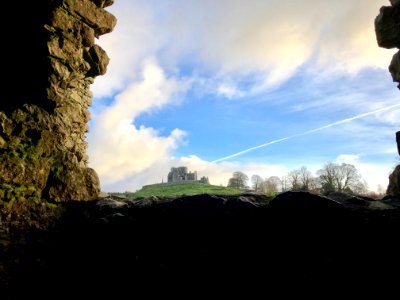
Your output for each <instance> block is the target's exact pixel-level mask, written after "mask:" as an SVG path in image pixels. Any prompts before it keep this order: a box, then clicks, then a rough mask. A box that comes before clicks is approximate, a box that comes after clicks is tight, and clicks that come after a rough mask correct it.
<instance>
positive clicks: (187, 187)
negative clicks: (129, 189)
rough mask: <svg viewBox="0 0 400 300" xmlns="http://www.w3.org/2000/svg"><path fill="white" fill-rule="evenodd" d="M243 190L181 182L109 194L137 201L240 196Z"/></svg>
mask: <svg viewBox="0 0 400 300" xmlns="http://www.w3.org/2000/svg"><path fill="white" fill-rule="evenodd" d="M242 193H243V190H240V189H235V188H228V187H224V186H217V185H212V184H205V183H201V182H182V183H164V184H152V185H146V186H144V187H142V188H141V189H140V190H138V191H136V192H134V193H111V194H113V195H116V196H124V197H126V198H127V199H129V200H138V199H142V198H148V197H152V196H155V197H167V198H168V197H181V196H194V195H200V194H211V195H240V194H242Z"/></svg>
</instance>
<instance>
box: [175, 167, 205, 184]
mask: <svg viewBox="0 0 400 300" xmlns="http://www.w3.org/2000/svg"><path fill="white" fill-rule="evenodd" d="M178 182H201V183H205V184H209V183H210V182H209V180H208V177H205V176H203V177H201V178H200V179H199V180H198V179H197V172H196V171H194V172H188V169H187V167H178V168H174V167H172V168H171V171H170V172H169V173H168V183H178Z"/></svg>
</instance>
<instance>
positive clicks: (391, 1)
mask: <svg viewBox="0 0 400 300" xmlns="http://www.w3.org/2000/svg"><path fill="white" fill-rule="evenodd" d="M399 3H400V0H390V4H392V5H393V6H395V5H397V4H399Z"/></svg>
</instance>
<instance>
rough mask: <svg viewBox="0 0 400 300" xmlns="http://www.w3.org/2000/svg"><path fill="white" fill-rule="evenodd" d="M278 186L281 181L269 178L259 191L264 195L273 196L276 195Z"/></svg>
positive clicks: (277, 178)
mask: <svg viewBox="0 0 400 300" xmlns="http://www.w3.org/2000/svg"><path fill="white" fill-rule="evenodd" d="M280 185H281V180H280V179H279V177H276V176H271V177H269V178H268V179H266V180H264V181H263V182H262V184H261V189H262V191H263V193H264V194H266V195H268V196H274V195H276V194H277V193H278V191H279V187H280Z"/></svg>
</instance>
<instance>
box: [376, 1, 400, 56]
mask: <svg viewBox="0 0 400 300" xmlns="http://www.w3.org/2000/svg"><path fill="white" fill-rule="evenodd" d="M399 24H400V6H398V5H396V6H393V7H391V6H383V7H381V9H380V13H379V15H378V16H377V17H376V18H375V32H376V38H377V42H378V45H379V46H380V47H383V48H387V49H390V48H400V25H399Z"/></svg>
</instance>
